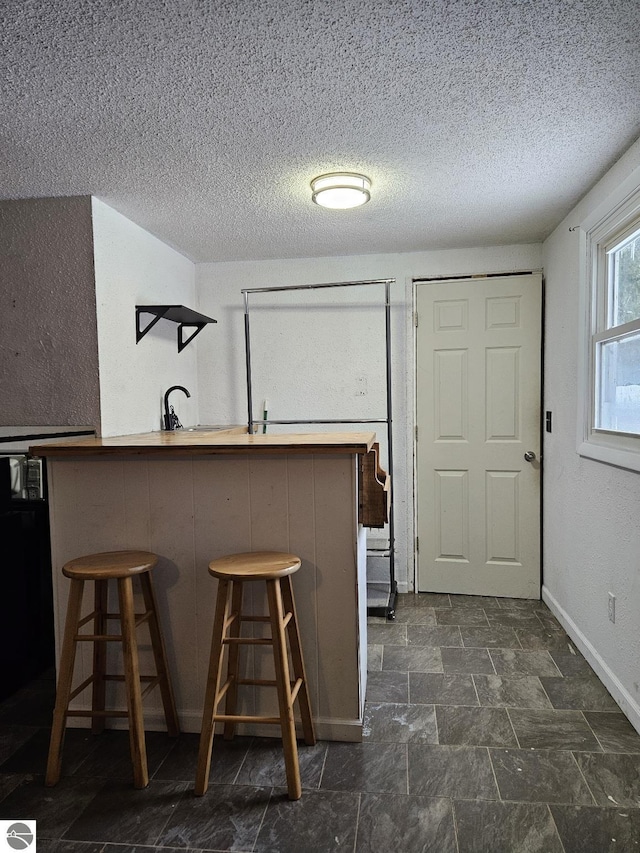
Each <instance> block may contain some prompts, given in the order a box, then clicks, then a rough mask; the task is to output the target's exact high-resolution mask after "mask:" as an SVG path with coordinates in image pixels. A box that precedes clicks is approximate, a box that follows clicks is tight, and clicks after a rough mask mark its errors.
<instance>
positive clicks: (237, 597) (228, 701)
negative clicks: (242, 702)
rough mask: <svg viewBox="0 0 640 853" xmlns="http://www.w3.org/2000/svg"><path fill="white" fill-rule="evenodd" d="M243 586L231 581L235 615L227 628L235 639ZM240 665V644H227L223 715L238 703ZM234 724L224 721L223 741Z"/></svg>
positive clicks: (239, 622)
mask: <svg viewBox="0 0 640 853" xmlns="http://www.w3.org/2000/svg"><path fill="white" fill-rule="evenodd" d="M243 586H244V584H243V583H242V581H231V614H230V615H232V616H233V615H234V614H235V619H234V620H233V622H232V623H231V627H230V628H229V637H232V638H234V639H237V638H238V637H239V636H240V624H241V620H240V616H241V615H242V590H243ZM239 664H240V644H239V643H229V647H228V660H227V678H228V679H229V687H228V689H227V695H226V697H225V711H224V712H225V714H235V713H236V706H237V703H238V678H239V676H240V672H239V669H240V667H239ZM235 730H236V724H235V723H234V722H232V721H231V720H226V721H225V724H224V730H223V737H224V739H225V740H231V739H232V738H233V736H234V734H235Z"/></svg>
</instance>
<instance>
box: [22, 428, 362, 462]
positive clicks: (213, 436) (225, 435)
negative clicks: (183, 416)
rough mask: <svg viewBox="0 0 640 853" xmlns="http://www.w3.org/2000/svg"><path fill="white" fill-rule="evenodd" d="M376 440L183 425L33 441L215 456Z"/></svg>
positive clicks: (112, 451)
mask: <svg viewBox="0 0 640 853" xmlns="http://www.w3.org/2000/svg"><path fill="white" fill-rule="evenodd" d="M374 442H375V433H372V432H335V433H299V434H288V435H275V434H274V435H268V434H267V435H249V434H248V433H247V428H246V427H229V428H222V429H212V430H205V429H195V430H188V429H181V430H176V431H175V432H168V431H166V432H147V433H138V434H134V435H117V436H112V437H109V438H99V437H98V438H96V437H88V438H77V439H69V440H65V441H60V442H59V443H55V444H41V445H38V444H34V445H33V446H32V447H30V452H31V453H32V454H33V455H35V456H46V457H72V456H73V457H78V456H132V455H140V456H141V455H144V456H150V455H153V456H171V457H176V456H215V455H219V454H226V455H229V454H236V455H242V454H251V455H254V454H256V453H257V454H274V453H278V454H280V453H306V454H311V453H314V454H315V453H355V454H359V455H364V454H366V453H369V451H370V450H371V449H372V447H373V445H374Z"/></svg>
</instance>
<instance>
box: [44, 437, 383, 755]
mask: <svg viewBox="0 0 640 853" xmlns="http://www.w3.org/2000/svg"><path fill="white" fill-rule="evenodd" d="M376 447H377V445H375V435H374V434H373V433H322V434H300V435H275V434H274V435H249V434H247V433H246V431H242V432H240V431H239V430H238V429H235V430H233V429H228V430H225V429H219V430H212V431H206V430H192V431H187V430H179V431H176V432H158V433H146V434H139V435H130V436H116V437H111V438H89V439H78V440H73V441H70V442H66V443H60V444H47V445H42V446H40V447H38V446H37V445H36V446H34V447H32V448H31V452H32V453H33V454H35V455H39V456H43V457H46V460H47V473H48V479H49V497H50V507H51V525H52V554H53V572H54V609H55V621H56V646H57V650H59V646H60V641H61V637H62V630H63V626H64V617H65V613H66V602H67V583H68V581H67V580H66V578H64V577H63V576H62V573H61V567H62V565H63V564H64V563H65V562H66V561H68V560H70V559H72V558H73V557H77V556H80V555H83V554H88V553H91V552H97V551H112V550H119V549H126V548H137V549H143V550H149V551H153V552H154V553H156V554H158V556H159V558H160V559H159V563H158V566H157V567H156V569H155V570H154V580H155V584H156V590H157V595H158V599H159V608H160V616H161V620H162V625H163V627H164V631H165V640H166V645H167V652H168V657H169V664H170V667H171V675H172V678H173V683H174V689H175V692H176V701H177V705H178V713H179V716H180V723H181V726H182V728H183V730H184V731H191V732H196V731H199V728H200V722H201V713H202V702H203V697H204V689H205V680H206V673H207V666H208V659H209V646H210V639H211V629H212V624H213V609H214V602H215V592H216V589H215V584H216V582H215V581H214V580H213V579H212V578H211V577H210V576H209V574H208V572H207V566H208V564H209V562H210V561H211V560H213V559H215V558H218V557H220V556H222V555H224V554H228V553H232V552H240V551H252V550H279V551H289V552H293V553H295V554H297V555H299V556H300V558H301V560H302V568H301V570H300V571H299V572H298V573H297V574H296V575H295V577H294V590H295V596H296V604H297V610H298V617H299V624H300V629H301V635H302V644H303V651H304V655H305V663H306V667H307V676H308V681H309V687H310V692H311V703H312V709H313V714H314V717H315V720H316V730H317V734H318V736H319V737H320V738H324V739H329V740H346V741H357V740H360V739H361V736H362V719H363V708H364V694H365V689H366V668H367V646H366V577H365V561H366V539H365V529H364V527H365V526H368V525H373V524H376V519H374V518H372V516H371V513H373V514H374V515H375V514H376V513H377V514H378V519H377V522H380V521H381V519H380V512H382V514H384V513H385V508H388V483H387V484H386V486H385V485H384V476H383V472H380V470H379V468H378V466H377V461H376V459H375V455H376ZM365 461H366V464H365ZM372 461H373V463H374V464H372ZM382 522H384V519H382ZM249 589H250V590H251V592H250V593H249V595H248V596H247V597H248V598H249V600H248V601H247V602H246V605H245V607H244V609H245V610H246V611H249V612H253V613H255V614H257V613H260V612H265V610H264V602H263V601H262V600H257V599H258V598H260V597H261V595H262V592H261V591H259V589H258V587H256V589H255V590H253V588H252V586H251V585H249ZM251 596H253V598H254V599H256V600H252V599H251ZM91 609H92V608H91V602H89V601H88V600H87V602H86V612H89V611H90V610H91ZM112 630H114V631H115V630H117V629H116V628H114V629H112ZM142 630H143V631H144V629H142ZM255 630H256V631H259V630H262V626H260V625H258V624H256V627H255ZM143 636H144V635H143ZM91 645H92V644H89V643H86V644H83V646H84V647H86V648H83V652H84V655H82V656H79V657H80V660H79V661H78V662H77V664H76V666H77V670H76V681H77V682H80V681H81V680H83V679H84V678H86V677H87V676H88V675H89V674H90V672H91V666H92V661H91V648H90V647H91ZM108 645H109V647H110V648H109V652H111V651H112V647H113V645H114V644H108ZM264 648H265V647H263V646H260V645H255V646H250V647H249V654H250V655H251V656H250V657H249V658H248V660H247V672H250V673H251V677H254V678H255V677H261V678H269V677H272V675H271V674H270V672H269V667H270V664H271V661H270V655H269V654H264V653H263V652H264ZM267 650H268V647H267ZM117 659H118V655H114V666H115V665H116V664H115V661H116V660H117ZM111 671H113V669H111ZM141 671H142V672H153V665H152V663H151V660H150V653H149V650H148V649H147V648H146V645H144V646H143V648H142V652H141ZM109 687H111V688H112V689H113V690H114V691H118V690H120V689H121V685H119V684H117V683H112V684H110V685H109ZM246 690H247V693H246V695H245V697H244V701H245V707H246V708H247V709H249V713H254V712H256V711H259V712H260V713H263V712H266V713H271V712H272V711H275V709H276V708H277V700H276V694H275V691H269V690H264V689H262V690H260V691H255V693H253V692H250V691H253V690H254V688H246ZM83 697H85V694H81V695H80V696H79V697H78V698H77V699H76V700H75V701H76V703H80V704H78V705H77V706H76V707H86V702H88V701H89V691H86V697H85V698H84V703H83ZM108 698H109V697H108ZM119 699H120V697H119V696H117V695H114V694H112V695H111V697H110V701H111V702H112V703H113V702H115V703H116V704H118V700H119ZM119 704H120V706H122V703H121V702H120V703H119ZM162 720H163V715H162V710H161V706H160V701H159V696H157V695H156V691H152V693H150V695H149V696H148V698H147V699H146V700H145V722H146V727H147V728H148V729H162V728H163V723H162ZM251 731H254V732H255V733H258V734H269V735H273V729H272V728H271V727H268V728H264V730H263V731H260V730H257V729H255V728H253V729H251Z"/></svg>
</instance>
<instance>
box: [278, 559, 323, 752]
mask: <svg viewBox="0 0 640 853" xmlns="http://www.w3.org/2000/svg"><path fill="white" fill-rule="evenodd" d="M281 584H282V601H283V604H284V609H285V611H288V612H289V613H291V619H290V620H289V624H288V625H287V632H288V634H289V648H290V649H291V662H292V663H293V673H294V675H295V677H296V679H298V678H301V679H302V686H301V687H300V690H299V692H298V703H299V705H300V717H301V719H302V732H303V735H304V742H305V743H306V744H308V746H313V745H314V744H315V742H316V734H315V731H314V727H313V717H312V715H311V702H310V701H309V687H308V685H307V673H306V671H305V668H304V658H303V656H302V645H301V643H300V631H299V629H298V616H297V614H296V604H295V600H294V597H293V584H292V580H291V575H286V576H285V577H283V578H282V581H281Z"/></svg>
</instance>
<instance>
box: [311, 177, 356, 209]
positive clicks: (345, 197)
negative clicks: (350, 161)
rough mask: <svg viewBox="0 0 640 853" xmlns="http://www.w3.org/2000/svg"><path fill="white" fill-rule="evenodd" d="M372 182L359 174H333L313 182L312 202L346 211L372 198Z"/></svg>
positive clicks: (315, 179)
mask: <svg viewBox="0 0 640 853" xmlns="http://www.w3.org/2000/svg"><path fill="white" fill-rule="evenodd" d="M370 190H371V180H370V179H369V178H367V176H366V175H359V174H358V173H357V172H331V173H330V174H327V175H318V177H317V178H314V179H313V180H312V181H311V192H312V193H313V195H312V196H311V200H312V201H314V202H315V203H316V204H319V205H320V206H321V207H332V208H336V209H338V210H346V209H347V208H349V207H359V206H360V205H361V204H366V203H367V202H368V201H369V199H370V198H371V192H370Z"/></svg>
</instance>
